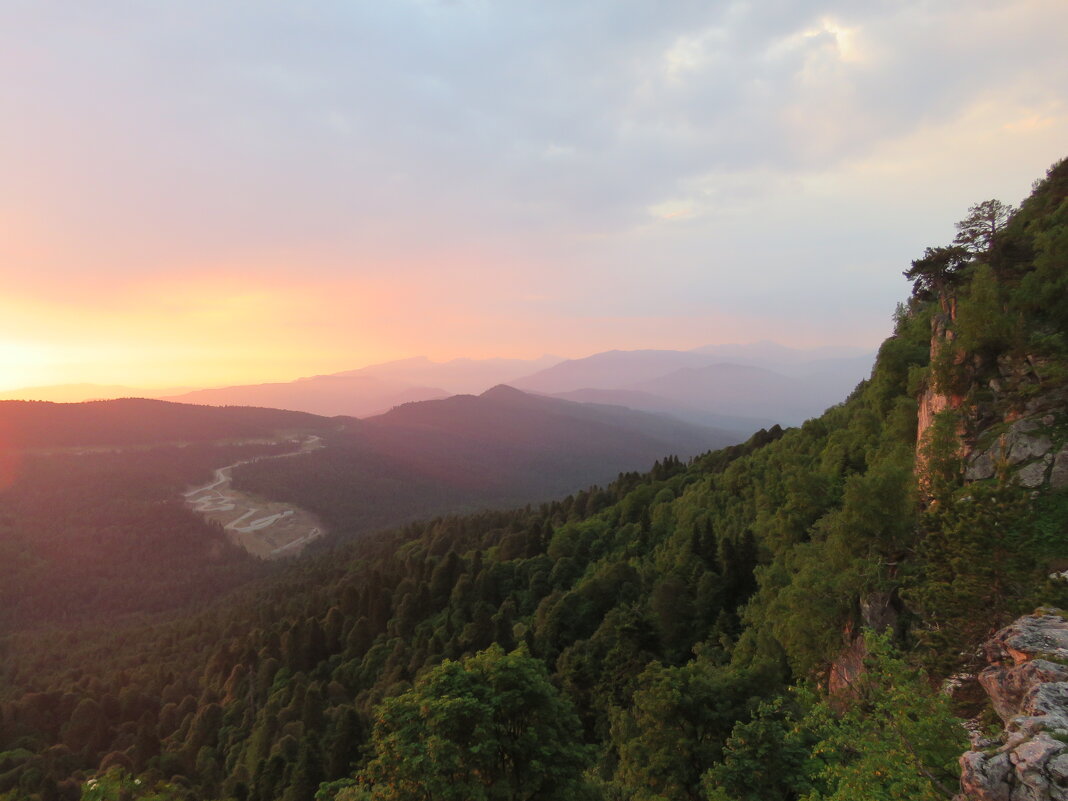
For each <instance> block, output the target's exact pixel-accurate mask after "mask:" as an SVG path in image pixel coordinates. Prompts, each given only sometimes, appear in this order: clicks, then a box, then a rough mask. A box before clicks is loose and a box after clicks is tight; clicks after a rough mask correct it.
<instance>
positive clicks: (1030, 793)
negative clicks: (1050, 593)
mask: <svg viewBox="0 0 1068 801" xmlns="http://www.w3.org/2000/svg"><path fill="white" fill-rule="evenodd" d="M985 650H986V656H987V659H988V660H989V662H990V666H989V667H987V668H986V669H985V670H983V671H982V673H980V674H979V682H980V683H981V684H982V686H983V688H984V689H985V690H986V692H987V694H988V695H989V696H990V700H991V703H992V705H993V707H994V710H995V711H996V712H997V714H998V716H999V717H1000V718H1001V720H1002V722H1003V723H1004V726H1005V730H1004V732H1003V733H1002V735H1001V739H1000V740H997V741H986V742H984V741H978V742H976V743H975V744H974V746H973V750H971V751H969V752H968V753H966V754H964V755H963V756H962V757H961V759H960V764H961V794H960V795H958V796H957V798H956V801H1068V620H1066V619H1065V618H1064V617H1063V616H1062V614H1061V613H1060V612H1059V611H1058V610H1040V612H1038V613H1036V614H1034V615H1029V616H1026V617H1022V618H1020V619H1019V620H1017V621H1016V622H1015V623H1013V624H1012V625H1010V626H1007V627H1006V628H1004V629H1002V630H1001V631H999V632H998V633H997V634H995V635H994V637H993V638H992V639H991V640H990V641H989V642H988V643H987V644H986V647H985Z"/></svg>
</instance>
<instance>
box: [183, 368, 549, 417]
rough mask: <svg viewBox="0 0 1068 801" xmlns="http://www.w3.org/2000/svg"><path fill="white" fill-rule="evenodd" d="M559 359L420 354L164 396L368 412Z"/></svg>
mask: <svg viewBox="0 0 1068 801" xmlns="http://www.w3.org/2000/svg"><path fill="white" fill-rule="evenodd" d="M559 361H560V359H559V358H557V357H554V356H544V357H542V358H540V359H530V360H527V359H453V360H452V361H448V362H433V361H431V360H430V359H427V358H426V357H423V356H419V357H416V358H413V359H400V360H397V361H392V362H384V363H382V364H373V365H371V366H369V367H363V368H361V369H359V370H347V371H345V372H341V373H332V374H330V375H318V376H312V377H309V378H299V379H297V380H296V381H287V382H280V383H269V384H248V385H243V386H233V387H220V388H216V389H201V390H195V391H193V392H186V393H182V394H180V395H171V396H168V397H167V398H166V399H167V400H173V401H179V402H181V403H206V404H211V405H213V406H225V405H239V406H270V407H273V408H276V409H293V410H295V411H302V412H310V413H312V414H320V415H326V416H334V415H350V416H352V417H369V416H371V415H376V414H381V413H382V412H386V411H389V410H390V409H391V408H393V407H394V406H399V405H401V404H404V403H411V402H414V401H424V400H436V399H439V398H446V397H448V396H450V395H457V394H463V393H478V392H483V391H485V390H486V389H488V388H489V387H492V386H494V385H496V384H501V383H506V382H509V381H512V380H513V379H515V378H518V377H520V376H523V375H528V374H530V373H532V372H536V371H538V370H541V369H544V368H546V367H549V366H552V365H553V364H556V363H557V362H559Z"/></svg>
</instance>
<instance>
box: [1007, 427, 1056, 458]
mask: <svg viewBox="0 0 1068 801" xmlns="http://www.w3.org/2000/svg"><path fill="white" fill-rule="evenodd" d="M1005 447H1006V448H1007V449H1008V457H1007V458H1008V460H1009V464H1019V463H1020V462H1026V461H1027V460H1028V459H1035V458H1037V457H1039V456H1045V455H1046V453H1047V452H1048V451H1049V449H1050V448H1052V447H1053V443H1052V442H1051V441H1050V438H1049V437H1046V436H1041V437H1029V436H1027V435H1026V434H1012V433H1010V434H1009V435H1008V436H1007V437H1006V438H1005Z"/></svg>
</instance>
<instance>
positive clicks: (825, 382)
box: [0, 342, 874, 436]
mask: <svg viewBox="0 0 1068 801" xmlns="http://www.w3.org/2000/svg"><path fill="white" fill-rule="evenodd" d="M873 358H874V354H873V353H871V352H867V351H864V350H862V349H859V348H841V347H834V348H816V349H812V350H799V349H794V348H788V347H786V346H783V345H779V344H776V343H774V342H758V343H753V344H748V345H707V346H704V347H701V348H696V349H694V350H689V351H679V350H632V351H621V350H612V351H605V352H603V353H596V354H594V355H592V356H587V357H585V358H582V359H566V360H562V359H560V358H559V357H554V356H543V357H541V358H540V359H453V360H452V361H447V362H434V361H431V360H430V359H427V358H425V357H422V356H420V357H415V358H411V359H400V360H397V361H391V362H384V363H382V364H375V365H370V366H368V367H363V368H361V369H358V370H348V371H343V372H340V373H333V374H330V375H319V376H311V377H308V378H300V379H297V380H295V381H286V382H272V383H263V384H246V385H237V386H231V387H218V388H211V389H198V390H193V391H188V392H182V393H172V394H167V395H162V396H160V395H159V394H158V393H143V392H139V391H137V390H134V389H131V388H128V387H106V386H96V385H71V386H67V387H39V388H37V389H36V390H19V391H17V392H13V393H7V395H6V397H21V398H29V397H34V396H35V394H36V396H39V397H40V398H42V399H58V398H62V399H67V400H75V399H81V398H82V397H90V398H100V397H114V396H115V395H117V394H122V395H138V394H147V395H150V396H152V397H163V398H164V399H166V400H171V401H177V402H181V403H195V404H206V405H212V406H261V407H269V408H276V409H287V410H292V411H302V412H307V413H310V414H316V415H321V416H326V417H333V416H337V415H347V416H351V417H361V418H366V417H371V416H374V415H378V414H382V413H384V412H387V411H388V410H390V409H392V408H393V407H396V406H401V405H404V404H406V403H412V402H417V401H428V400H440V399H444V398H447V397H450V396H453V395H463V394H475V395H477V394H479V393H482V392H485V391H486V390H487V389H489V388H491V387H493V386H497V385H500V384H507V385H510V386H513V387H516V388H517V389H521V390H523V391H525V392H531V393H536V394H541V395H551V396H556V397H559V398H562V399H565V400H573V401H579V402H594V403H601V404H613V405H619V406H626V407H629V408H631V409H635V410H639V411H646V412H651V413H654V414H661V415H663V414H667V415H671V416H673V417H675V418H677V419H678V420H681V421H685V422H688V423H693V424H697V425H702V426H711V427H714V428H719V429H726V430H728V431H731V432H734V433H735V434H736V435H741V436H745V435H748V434H750V433H752V432H753V431H754V430H756V429H758V428H762V427H767V426H768V425H771V424H773V423H779V424H783V425H797V424H799V423H801V422H802V421H804V420H805V419H807V418H809V417H813V416H815V415H818V414H820V413H821V412H822V411H823V410H824V409H825V408H827V407H828V406H830V405H832V404H834V403H837V402H838V401H839V400H841V398H842V397H844V396H845V395H847V394H848V393H849V392H850V391H851V390H852V389H853V388H854V387H855V386H856V385H857V383H858V382H860V381H861V380H862V379H863V378H865V377H866V376H867V375H868V372H869V370H870V367H871V364H872V361H873ZM2 397H5V395H0V398H2Z"/></svg>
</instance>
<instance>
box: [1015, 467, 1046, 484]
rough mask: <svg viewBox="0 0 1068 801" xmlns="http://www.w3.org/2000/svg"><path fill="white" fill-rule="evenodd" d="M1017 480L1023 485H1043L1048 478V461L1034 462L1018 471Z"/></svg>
mask: <svg viewBox="0 0 1068 801" xmlns="http://www.w3.org/2000/svg"><path fill="white" fill-rule="evenodd" d="M1016 480H1017V481H1019V482H1020V486H1022V487H1030V488H1034V487H1041V486H1042V482H1044V481H1045V480H1046V463H1045V462H1032V463H1031V464H1029V465H1027V467H1021V468H1020V469H1019V470H1017V471H1016Z"/></svg>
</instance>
